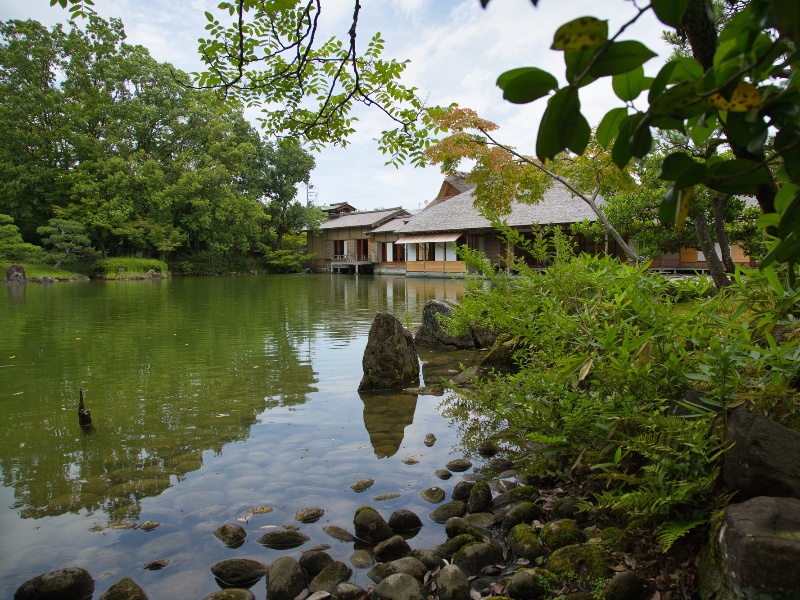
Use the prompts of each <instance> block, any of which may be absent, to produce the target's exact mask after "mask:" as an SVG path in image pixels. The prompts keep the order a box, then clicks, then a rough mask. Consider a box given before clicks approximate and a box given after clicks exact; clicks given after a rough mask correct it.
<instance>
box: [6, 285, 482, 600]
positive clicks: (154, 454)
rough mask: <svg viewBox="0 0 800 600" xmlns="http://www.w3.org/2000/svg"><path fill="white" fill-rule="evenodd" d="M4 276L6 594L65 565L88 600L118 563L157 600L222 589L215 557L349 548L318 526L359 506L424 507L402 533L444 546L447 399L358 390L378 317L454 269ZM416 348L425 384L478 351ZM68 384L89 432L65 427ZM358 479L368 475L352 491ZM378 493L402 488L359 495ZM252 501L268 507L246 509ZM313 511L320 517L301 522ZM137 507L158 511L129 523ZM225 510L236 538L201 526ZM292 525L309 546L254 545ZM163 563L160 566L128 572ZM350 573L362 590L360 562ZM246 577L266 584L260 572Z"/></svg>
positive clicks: (344, 521)
mask: <svg viewBox="0 0 800 600" xmlns="http://www.w3.org/2000/svg"><path fill="white" fill-rule="evenodd" d="M0 291H2V294H0V314H2V315H3V318H2V321H0V402H2V408H3V418H4V425H3V427H2V430H0V473H1V474H2V487H0V532H2V536H3V543H2V545H1V546H0V597H3V598H10V597H11V596H12V595H13V593H14V591H15V590H16V588H17V587H18V586H19V585H20V584H21V583H23V582H24V581H26V580H28V579H30V578H31V577H34V576H36V575H38V574H40V573H44V572H48V571H51V570H54V569H59V568H64V567H68V566H79V567H83V568H85V569H86V570H88V571H89V573H91V574H92V576H93V577H94V579H95V585H96V587H95V595H94V597H95V598H98V597H99V596H100V595H101V594H102V593H103V592H104V591H105V590H106V589H108V588H109V587H110V586H111V585H112V584H113V583H115V582H116V581H118V580H119V579H121V578H123V577H130V578H132V579H133V580H134V581H136V582H137V583H138V584H139V585H140V586H141V587H142V588H143V589H144V590H145V592H146V593H147V594H148V595H149V597H150V598H163V597H170V598H173V599H181V598H185V599H196V598H202V597H204V596H206V595H207V594H210V593H211V592H213V591H215V590H216V589H218V585H217V583H216V582H215V579H214V576H213V575H212V574H211V572H210V570H209V567H210V566H211V565H212V564H214V563H216V562H218V561H220V560H223V559H226V558H253V559H256V560H259V561H261V562H264V563H269V562H272V561H273V560H275V559H276V558H278V557H279V556H283V555H293V556H296V557H299V555H300V553H301V552H302V551H303V550H304V549H307V548H309V547H312V546H314V545H317V544H330V545H331V548H330V549H329V550H328V552H329V553H330V554H331V555H332V556H333V557H334V558H335V559H338V560H343V561H345V562H349V561H348V558H349V556H350V555H351V554H352V552H353V545H352V543H344V542H340V541H337V540H335V539H333V538H331V537H329V536H328V535H327V534H325V533H324V532H323V530H322V528H323V526H325V525H338V526H340V527H343V528H345V529H348V530H349V531H352V530H353V527H352V519H353V514H354V512H355V511H356V509H357V508H358V507H360V506H362V505H365V504H369V505H372V506H374V507H375V508H377V509H378V510H379V512H380V513H381V514H382V515H383V516H384V517H385V518H387V519H388V517H389V515H390V514H391V513H392V512H394V511H395V510H397V509H399V508H408V509H410V510H412V511H414V512H415V513H417V514H418V515H419V516H420V518H422V520H423V523H424V527H423V528H422V530H421V531H420V533H419V534H418V535H417V536H416V537H415V538H413V539H411V540H409V543H410V545H411V546H412V547H413V548H427V547H432V546H434V545H436V544H439V543H441V542H442V541H444V539H445V536H444V532H443V527H442V526H440V525H436V524H434V523H433V522H432V521H430V520H429V519H428V518H427V514H428V513H429V512H430V511H431V510H433V508H435V506H434V505H431V504H428V503H427V502H425V501H423V500H422V499H421V498H420V496H419V492H420V491H421V490H423V489H425V488H428V487H431V486H440V487H442V488H444V489H445V490H446V491H447V492H448V493H449V491H450V490H451V489H452V487H453V486H454V485H455V483H456V481H457V480H458V479H459V478H458V477H454V478H452V479H451V480H450V481H441V480H439V479H438V478H437V477H436V476H435V475H434V471H435V470H436V469H440V468H443V467H444V465H445V464H446V463H447V462H448V461H449V460H452V459H453V458H460V457H462V456H464V454H463V449H462V448H461V447H460V442H459V432H458V430H459V428H458V427H457V426H456V424H455V422H454V421H452V420H451V419H450V418H448V417H447V416H446V415H445V414H443V412H444V410H443V408H442V406H441V403H442V400H443V397H442V396H438V397H437V396H434V395H417V394H409V393H404V394H401V393H397V394H394V393H393V394H361V395H360V394H359V393H358V392H357V391H356V389H357V386H358V382H359V381H360V379H361V375H362V372H361V358H362V354H363V351H364V347H365V346H366V339H367V333H368V331H369V327H370V325H371V323H372V319H373V318H374V316H375V314H376V313H377V312H379V311H385V312H389V313H391V314H393V315H395V316H397V317H398V318H399V319H400V320H401V321H403V322H405V323H411V322H414V323H418V322H419V320H420V314H421V309H422V306H423V304H424V303H425V302H426V301H427V300H429V299H432V298H440V299H441V298H446V299H453V300H455V299H457V298H458V296H459V295H460V294H461V293H462V291H463V287H462V285H461V283H459V282H457V281H451V280H441V279H440V280H431V279H406V278H404V277H377V276H375V277H372V276H364V275H355V276H353V275H298V276H255V277H253V276H250V277H225V278H186V279H180V278H179V279H170V280H163V281H129V282H101V281H91V282H75V283H56V284H28V285H26V286H5V289H3V290H0ZM421 357H422V359H423V371H422V373H423V377H424V378H425V380H426V382H428V383H431V382H433V383H436V382H438V381H439V380H440V379H441V377H442V376H444V375H446V374H447V373H448V372H449V371H450V369H451V368H453V367H455V366H457V365H458V363H459V362H461V363H464V364H470V361H475V360H477V358H478V356H477V354H476V353H471V354H467V355H464V354H459V355H458V356H454V355H448V356H447V357H446V359H445V362H444V363H443V362H442V356H441V353H430V352H427V353H426V352H425V351H422V352H421ZM426 363H427V364H426ZM80 390H83V392H84V394H85V399H86V405H87V408H89V409H90V410H91V412H92V417H93V422H94V428H93V430H92V431H91V432H84V431H83V430H82V429H81V428H80V427H79V425H78V416H77V405H78V398H79V393H80ZM428 433H433V434H434V435H435V436H436V437H437V438H438V441H437V442H436V444H435V445H434V446H432V447H428V446H426V445H425V444H424V443H423V440H424V438H425V436H426V434H428ZM409 457H414V458H415V459H416V460H417V461H418V462H416V463H414V464H406V462H403V461H404V459H408V458H409ZM408 462H412V463H413V461H408ZM361 479H374V480H375V483H374V485H373V486H372V487H370V488H369V489H368V490H366V491H364V492H361V493H358V492H355V491H353V490H352V489H351V488H350V485H351V484H352V483H354V482H355V481H357V480H361ZM389 493H391V494H399V497H397V498H393V499H389V500H383V501H373V500H372V499H373V498H374V497H376V496H378V495H380V494H389ZM262 506H269V507H270V508H272V511H271V512H268V513H260V512H256V513H255V514H254V513H253V512H252V511H250V509H252V508H255V507H262ZM307 507H320V508H324V509H325V510H326V512H325V515H324V516H323V517H322V519H320V520H319V521H317V522H316V523H313V524H300V523H298V522H296V521H295V519H294V515H295V513H296V511H297V510H299V509H301V508H307ZM146 521H157V522H159V523H160V526H158V527H157V528H156V529H154V530H151V531H145V530H143V529H138V528H134V525H135V524H141V523H144V522H146ZM225 523H238V524H240V525H242V526H243V527H244V528H245V529H246V531H247V533H248V537H247V539H246V541H245V543H244V545H242V546H241V547H239V548H237V549H230V548H227V547H225V546H224V545H223V544H222V543H221V542H220V541H219V540H218V539H217V538H216V537H215V536H214V535H213V531H214V530H215V529H216V528H217V527H219V526H220V525H223V524H225ZM287 524H294V525H297V526H299V527H300V531H301V532H302V533H304V534H306V535H308V536H309V537H310V538H311V539H310V541H309V542H307V543H306V544H305V545H304V546H301V547H300V548H297V549H294V550H282V551H277V550H270V549H268V548H266V547H264V546H262V545H260V544H258V543H257V542H256V539H257V538H258V537H260V536H261V535H262V534H263V533H264V532H268V531H274V530H275V529H276V528H280V527H282V526H284V525H287ZM160 559H168V560H169V561H170V563H169V566H167V567H166V568H163V569H161V570H156V571H152V570H143V569H142V568H141V567H142V565H143V564H145V563H147V562H149V561H153V560H160ZM351 581H353V582H354V583H356V584H358V585H360V586H362V587H366V586H367V585H368V584H369V583H370V582H369V580H368V579H367V570H358V569H354V574H353V577H352V578H351ZM252 591H253V593H254V594H255V595H256V598H260V599H261V598H264V597H265V594H266V590H265V586H264V583H263V580H262V581H261V582H259V584H257V585H256V586H254V587H253V588H252Z"/></svg>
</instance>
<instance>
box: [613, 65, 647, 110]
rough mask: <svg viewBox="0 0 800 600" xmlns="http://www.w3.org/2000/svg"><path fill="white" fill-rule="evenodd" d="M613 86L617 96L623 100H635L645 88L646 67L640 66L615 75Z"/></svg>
mask: <svg viewBox="0 0 800 600" xmlns="http://www.w3.org/2000/svg"><path fill="white" fill-rule="evenodd" d="M611 86H612V87H613V88H614V93H615V94H616V95H617V98H619V99H620V100H622V101H623V102H628V101H630V100H635V99H636V98H637V97H638V96H639V94H641V93H642V90H643V89H644V67H642V66H639V67H637V68H635V69H633V70H631V71H628V72H627V73H620V74H619V75H614V76H613V77H612V78H611Z"/></svg>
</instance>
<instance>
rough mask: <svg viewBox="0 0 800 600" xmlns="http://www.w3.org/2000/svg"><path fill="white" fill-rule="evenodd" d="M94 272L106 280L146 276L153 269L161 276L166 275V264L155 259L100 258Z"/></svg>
mask: <svg viewBox="0 0 800 600" xmlns="http://www.w3.org/2000/svg"><path fill="white" fill-rule="evenodd" d="M94 267H95V272H96V273H97V274H99V275H101V276H103V277H105V278H107V279H129V278H131V277H135V276H137V275H146V274H147V272H148V271H150V270H151V269H153V270H154V271H157V272H158V273H161V274H162V275H166V274H167V270H168V268H167V263H165V262H164V261H161V260H158V259H155V258H132V257H121V256H118V257H114V258H102V259H100V260H98V261H97V262H96V263H95V265H94Z"/></svg>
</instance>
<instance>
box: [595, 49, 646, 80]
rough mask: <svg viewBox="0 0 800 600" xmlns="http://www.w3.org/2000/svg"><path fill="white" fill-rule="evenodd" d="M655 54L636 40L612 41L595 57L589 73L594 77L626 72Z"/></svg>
mask: <svg viewBox="0 0 800 600" xmlns="http://www.w3.org/2000/svg"><path fill="white" fill-rule="evenodd" d="M655 56H657V54H656V53H655V52H653V51H652V50H650V49H649V48H648V47H647V46H645V45H644V44H642V43H641V42H639V41H636V40H627V41H624V42H612V43H611V45H610V46H608V47H607V48H605V51H603V52H602V53H601V54H600V55H599V56H598V57H597V60H596V61H595V63H594V65H592V68H591V70H590V71H589V73H590V74H591V75H594V76H595V77H606V76H608V75H618V74H620V73H627V72H628V71H632V70H633V69H635V68H636V67H640V66H641V65H643V64H644V63H646V62H647V61H648V60H650V59H651V58H653V57H655Z"/></svg>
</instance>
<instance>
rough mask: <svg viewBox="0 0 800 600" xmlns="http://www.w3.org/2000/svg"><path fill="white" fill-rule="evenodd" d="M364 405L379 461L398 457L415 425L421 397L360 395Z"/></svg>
mask: <svg viewBox="0 0 800 600" xmlns="http://www.w3.org/2000/svg"><path fill="white" fill-rule="evenodd" d="M359 396H361V401H362V402H363V403H364V427H366V428H367V433H369V440H370V443H372V449H373V450H374V451H375V456H377V457H378V458H388V457H389V456H394V455H395V454H397V451H398V450H399V449H400V444H402V443H403V436H404V435H405V429H406V427H407V426H408V425H411V424H412V423H413V422H414V411H415V410H416V409H417V397H416V396H414V395H411V394H397V393H387V394H375V393H370V394H359Z"/></svg>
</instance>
